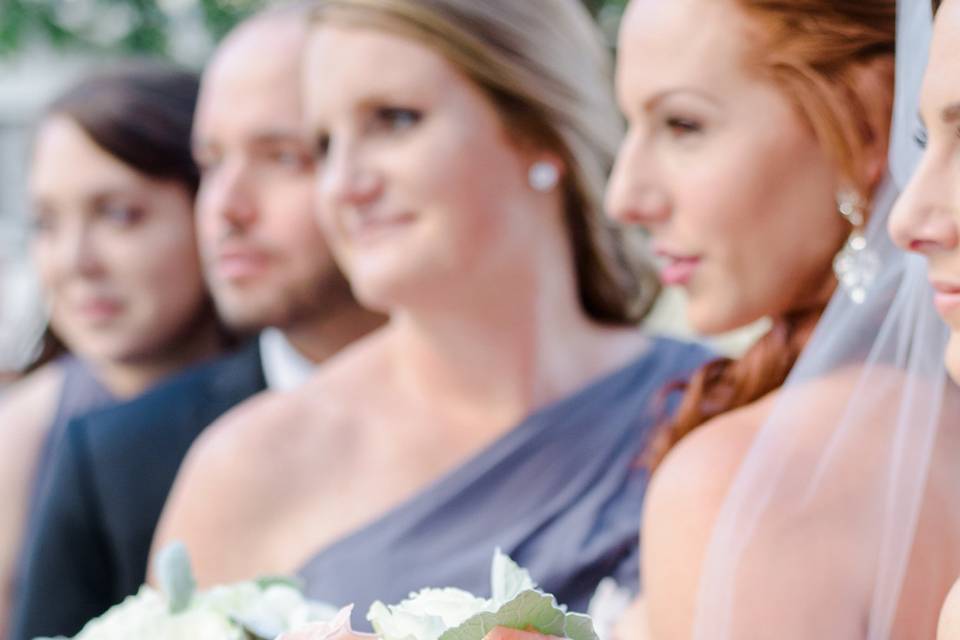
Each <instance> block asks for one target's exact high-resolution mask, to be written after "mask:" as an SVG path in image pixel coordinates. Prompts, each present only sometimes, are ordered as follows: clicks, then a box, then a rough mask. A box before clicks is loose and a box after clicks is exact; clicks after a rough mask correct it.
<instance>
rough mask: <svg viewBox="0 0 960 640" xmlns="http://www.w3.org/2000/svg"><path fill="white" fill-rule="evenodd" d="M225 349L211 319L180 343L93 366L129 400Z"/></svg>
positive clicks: (111, 387)
mask: <svg viewBox="0 0 960 640" xmlns="http://www.w3.org/2000/svg"><path fill="white" fill-rule="evenodd" d="M222 351H223V336H222V334H221V332H220V330H219V328H218V327H217V324H216V322H214V321H213V319H212V318H211V319H210V320H209V321H207V322H204V323H202V324H199V325H195V326H194V327H193V328H192V330H191V331H189V332H188V335H185V336H184V337H183V338H182V339H181V340H179V341H177V342H176V344H171V345H166V346H165V347H164V348H161V349H158V350H157V351H156V352H155V353H154V354H151V355H149V356H143V357H139V358H131V359H115V360H109V359H104V360H98V361H95V362H93V363H92V367H93V369H94V371H95V372H96V374H97V377H98V378H99V379H100V381H101V382H102V383H103V385H104V386H106V387H107V389H109V390H110V392H111V393H113V394H114V395H115V396H117V397H118V398H121V399H127V398H133V397H135V396H137V395H139V394H141V393H143V392H144V391H146V390H147V389H149V388H150V387H151V386H153V385H154V384H156V383H157V382H159V381H161V380H162V379H164V378H166V377H167V376H170V375H172V374H174V373H177V372H178V371H181V370H183V369H185V368H187V367H189V366H190V365H192V364H196V363H199V362H202V361H203V360H207V359H209V358H212V357H214V356H216V355H217V354H219V353H221V352H222Z"/></svg>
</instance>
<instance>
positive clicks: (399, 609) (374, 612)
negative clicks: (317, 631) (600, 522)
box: [320, 549, 597, 640]
mask: <svg viewBox="0 0 960 640" xmlns="http://www.w3.org/2000/svg"><path fill="white" fill-rule="evenodd" d="M490 574H491V575H490V583H491V584H490V586H491V594H492V597H491V598H489V599H485V598H478V597H476V596H474V595H472V594H470V593H467V592H466V591H462V590H460V589H424V590H422V591H419V592H417V593H413V594H411V595H410V597H409V598H408V599H406V600H404V601H403V602H401V603H400V604H397V605H389V606H388V605H385V604H383V603H382V602H375V603H374V604H373V606H372V607H370V611H369V613H367V619H368V620H369V621H370V623H371V624H372V625H373V628H374V629H375V630H376V632H377V636H378V637H379V638H381V640H480V639H481V638H483V637H484V636H486V634H487V633H489V632H490V631H492V630H493V629H494V627H497V626H505V627H510V628H514V629H525V628H527V627H528V626H529V627H532V628H535V629H538V630H539V631H541V632H543V633H547V634H552V635H557V636H564V637H569V638H572V639H574V640H597V637H596V634H595V633H594V631H593V628H592V625H591V623H590V619H589V618H588V617H587V616H582V615H578V614H570V613H567V610H566V608H565V607H562V606H559V605H557V602H556V600H555V599H554V598H553V596H550V595H548V594H545V593H543V592H542V591H540V590H539V589H538V588H537V585H536V583H535V582H534V581H533V579H532V578H531V577H530V574H529V573H528V572H527V571H526V570H525V569H522V568H520V567H519V566H518V565H517V564H516V563H515V562H513V560H511V559H510V558H509V557H508V556H506V555H505V554H503V553H502V552H501V551H500V550H499V549H497V551H496V553H495V554H494V558H493V566H492V569H491V572H490ZM320 637H322V636H320Z"/></svg>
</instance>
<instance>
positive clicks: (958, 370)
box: [944, 331, 960, 638]
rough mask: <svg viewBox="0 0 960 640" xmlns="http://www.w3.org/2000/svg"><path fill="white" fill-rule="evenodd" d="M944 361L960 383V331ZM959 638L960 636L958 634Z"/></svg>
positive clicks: (952, 338) (948, 347) (954, 333)
mask: <svg viewBox="0 0 960 640" xmlns="http://www.w3.org/2000/svg"><path fill="white" fill-rule="evenodd" d="M944 362H945V363H946V365H947V373H949V374H950V377H951V378H952V379H953V381H954V383H956V384H958V385H960V332H956V331H952V332H951V333H950V341H949V342H948V343H947V352H946V354H945V355H944ZM958 638H960V636H958Z"/></svg>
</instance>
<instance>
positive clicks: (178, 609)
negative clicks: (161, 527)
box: [37, 544, 337, 640]
mask: <svg viewBox="0 0 960 640" xmlns="http://www.w3.org/2000/svg"><path fill="white" fill-rule="evenodd" d="M155 566H156V572H157V578H158V582H159V583H160V589H159V590H156V589H152V588H150V587H148V586H143V587H141V588H140V591H139V592H138V593H137V594H136V595H134V596H130V597H128V598H127V599H126V600H124V601H123V602H122V603H120V604H118V605H116V606H115V607H113V608H111V609H110V610H109V611H107V612H106V613H105V614H103V615H102V616H101V617H99V618H97V619H95V620H92V621H91V622H89V623H87V625H86V626H84V628H83V629H82V630H81V631H80V633H79V634H78V635H77V636H75V638H74V639H73V640H130V639H131V638H136V639H137V640H184V639H185V638H190V640H273V638H276V637H277V636H278V635H279V634H281V633H283V632H285V631H287V630H289V629H294V628H297V627H300V626H303V625H305V624H308V623H310V622H316V621H321V620H329V619H331V618H333V616H334V615H335V614H336V611H337V610H336V609H335V608H334V607H332V606H330V605H326V604H323V603H319V602H311V601H309V600H307V599H305V598H304V597H303V595H302V594H301V592H300V589H299V587H298V586H297V585H296V583H294V582H293V581H291V580H288V579H285V578H263V579H260V580H253V581H249V582H240V583H236V584H232V585H225V586H220V587H214V588H213V589H210V590H209V591H204V592H200V591H197V590H196V582H195V581H194V579H193V574H192V572H191V570H190V562H189V559H188V557H187V552H186V548H185V547H184V546H183V545H181V544H174V545H171V546H170V547H167V548H166V549H164V550H163V551H161V552H160V554H158V560H157V563H156V565H155ZM37 640H53V639H49V638H38V639H37ZM57 640H67V639H66V638H60V639H57Z"/></svg>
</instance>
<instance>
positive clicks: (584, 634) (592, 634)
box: [564, 613, 600, 640]
mask: <svg viewBox="0 0 960 640" xmlns="http://www.w3.org/2000/svg"><path fill="white" fill-rule="evenodd" d="M564 636H566V637H567V638H570V640H600V638H599V637H598V636H597V632H596V631H595V630H594V628H593V621H592V620H591V619H590V616H585V615H583V614H582V613H568V614H567V623H566V627H565V628H564Z"/></svg>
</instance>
